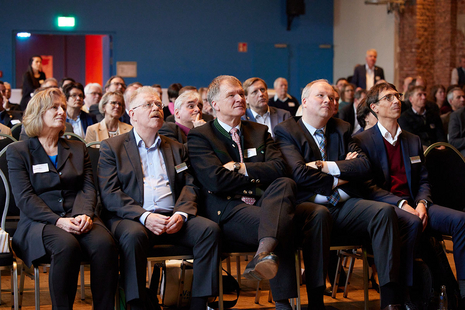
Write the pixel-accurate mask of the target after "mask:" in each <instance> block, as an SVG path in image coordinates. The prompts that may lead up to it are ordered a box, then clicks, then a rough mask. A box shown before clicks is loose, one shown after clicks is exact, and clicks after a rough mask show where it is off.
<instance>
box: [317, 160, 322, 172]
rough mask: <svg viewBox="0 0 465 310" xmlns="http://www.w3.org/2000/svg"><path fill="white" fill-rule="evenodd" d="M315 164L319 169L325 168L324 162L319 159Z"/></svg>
mask: <svg viewBox="0 0 465 310" xmlns="http://www.w3.org/2000/svg"><path fill="white" fill-rule="evenodd" d="M315 166H316V168H317V169H318V170H320V171H321V169H323V162H322V161H321V160H317V161H316V162H315Z"/></svg>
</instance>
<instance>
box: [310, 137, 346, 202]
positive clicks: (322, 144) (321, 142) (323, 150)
mask: <svg viewBox="0 0 465 310" xmlns="http://www.w3.org/2000/svg"><path fill="white" fill-rule="evenodd" d="M315 137H318V138H319V139H318V140H319V141H317V142H318V148H319V149H320V153H321V158H322V159H323V161H326V160H327V159H328V158H327V155H326V138H325V132H324V131H323V129H317V130H315ZM326 198H327V199H328V202H329V203H330V204H332V205H333V206H336V205H337V203H338V202H339V200H341V195H339V192H338V191H337V187H336V188H335V189H334V190H333V193H332V194H331V196H327V197H326Z"/></svg>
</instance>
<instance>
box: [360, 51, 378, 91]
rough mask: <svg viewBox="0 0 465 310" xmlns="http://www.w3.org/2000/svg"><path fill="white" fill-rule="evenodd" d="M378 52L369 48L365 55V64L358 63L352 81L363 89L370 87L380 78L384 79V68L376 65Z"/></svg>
mask: <svg viewBox="0 0 465 310" xmlns="http://www.w3.org/2000/svg"><path fill="white" fill-rule="evenodd" d="M377 58H378V52H377V51H376V50H375V49H369V50H368V51H367V53H366V57H365V61H366V63H365V65H358V66H356V67H355V69H354V76H353V77H352V83H353V84H355V86H357V87H360V88H362V89H366V90H368V89H370V88H371V87H373V85H375V84H376V82H378V81H379V80H384V70H383V68H381V67H378V66H376V65H375V64H376V59H377Z"/></svg>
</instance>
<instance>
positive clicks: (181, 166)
mask: <svg viewBox="0 0 465 310" xmlns="http://www.w3.org/2000/svg"><path fill="white" fill-rule="evenodd" d="M174 168H175V169H176V172H177V173H181V172H183V171H184V170H187V165H186V163H182V164H179V165H177V166H174Z"/></svg>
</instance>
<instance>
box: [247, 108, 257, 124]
mask: <svg viewBox="0 0 465 310" xmlns="http://www.w3.org/2000/svg"><path fill="white" fill-rule="evenodd" d="M245 118H246V120H247V121H251V122H257V121H256V120H255V117H253V113H252V111H251V110H250V108H248V109H247V110H246V111H245Z"/></svg>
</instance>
